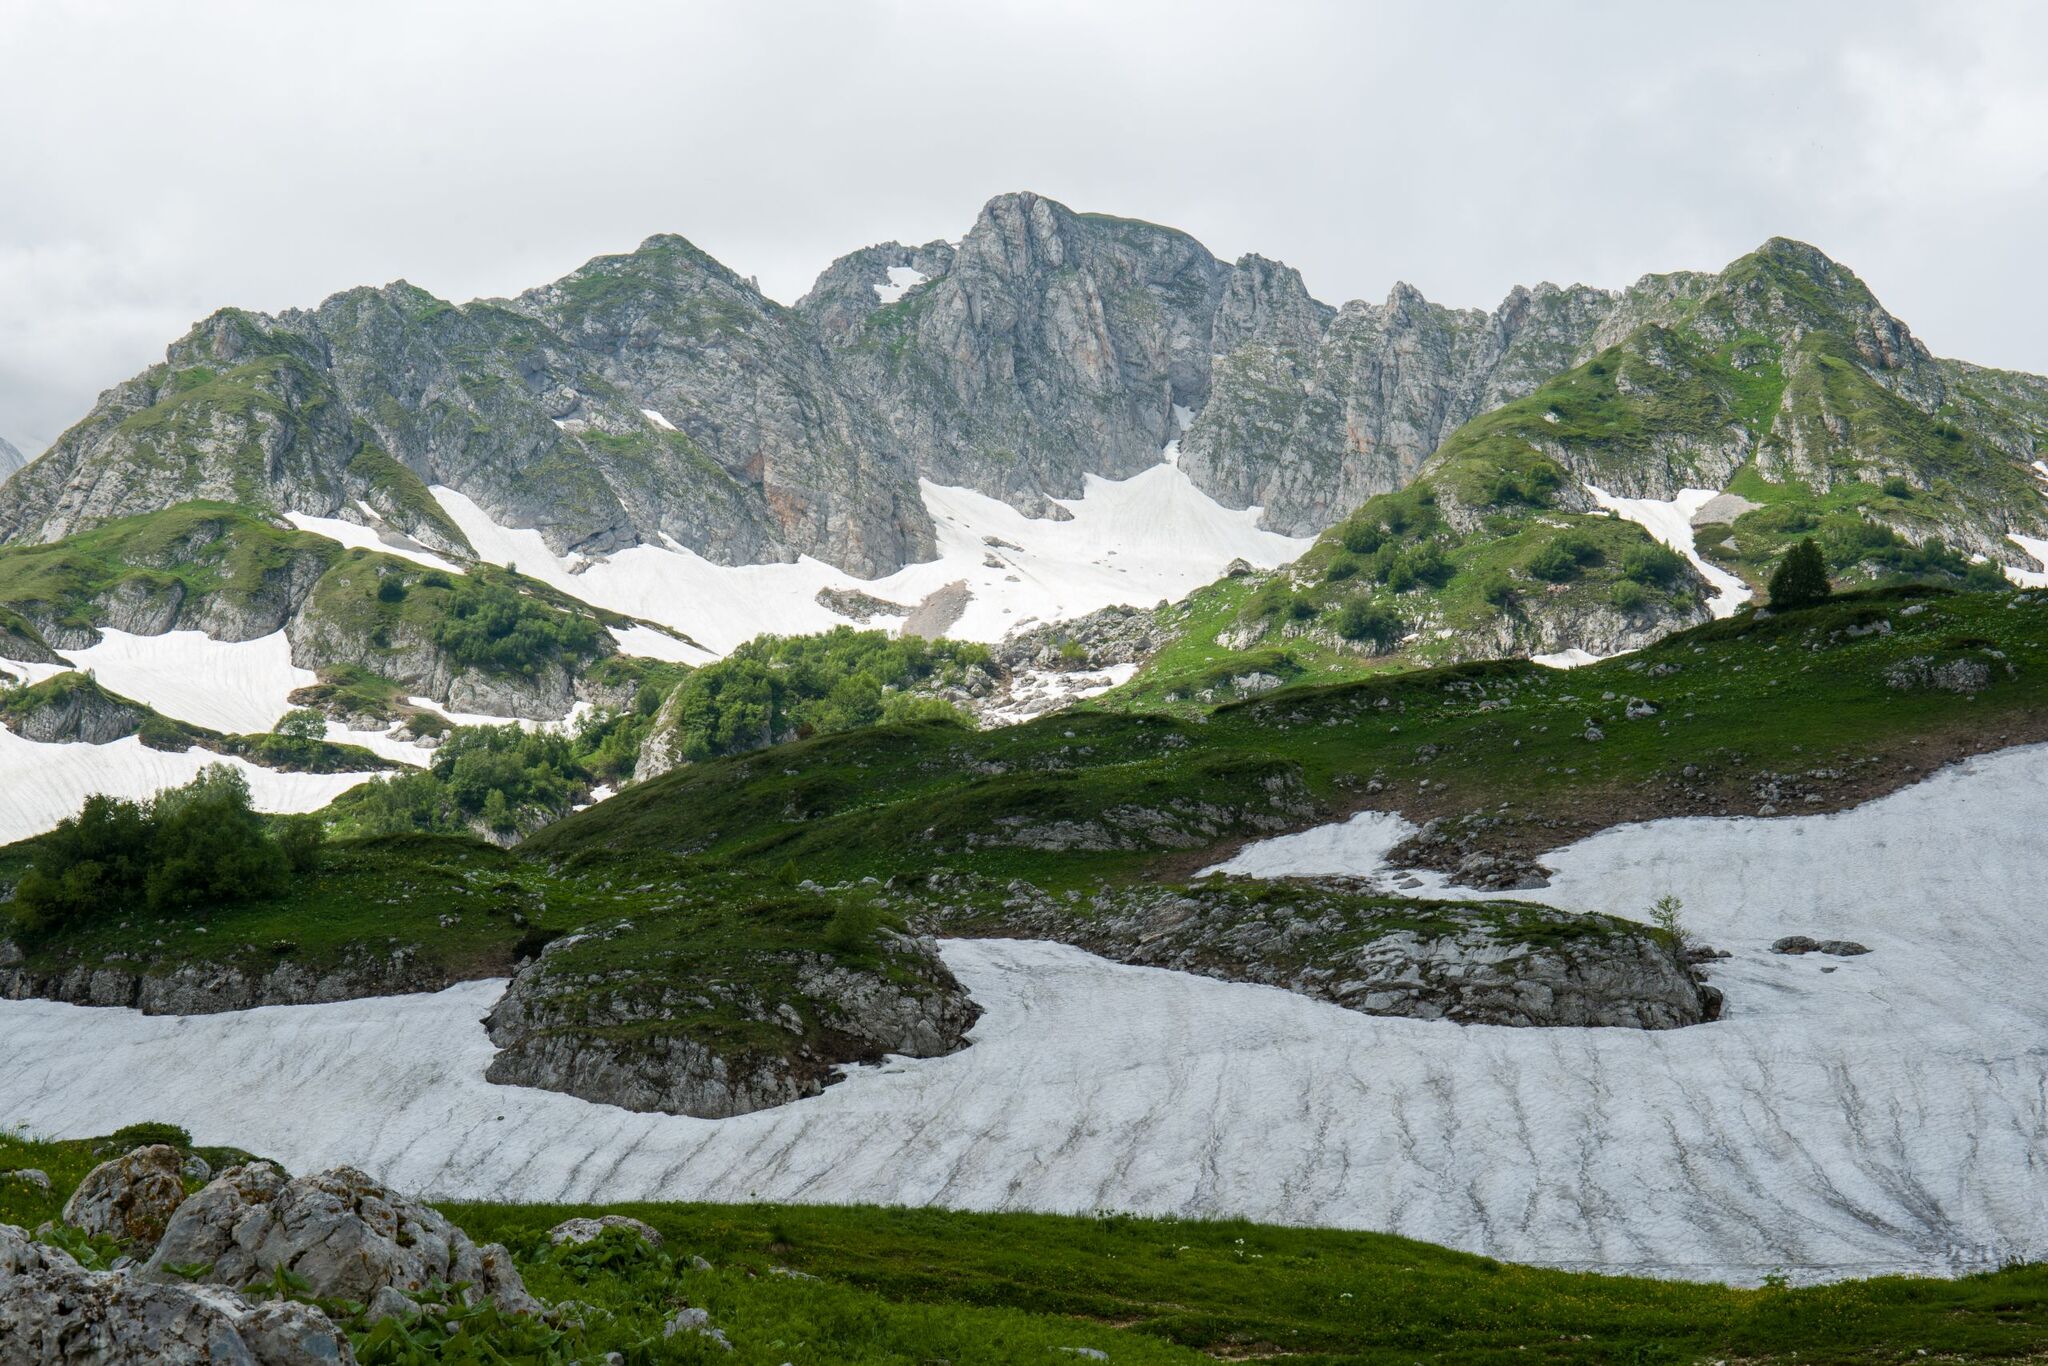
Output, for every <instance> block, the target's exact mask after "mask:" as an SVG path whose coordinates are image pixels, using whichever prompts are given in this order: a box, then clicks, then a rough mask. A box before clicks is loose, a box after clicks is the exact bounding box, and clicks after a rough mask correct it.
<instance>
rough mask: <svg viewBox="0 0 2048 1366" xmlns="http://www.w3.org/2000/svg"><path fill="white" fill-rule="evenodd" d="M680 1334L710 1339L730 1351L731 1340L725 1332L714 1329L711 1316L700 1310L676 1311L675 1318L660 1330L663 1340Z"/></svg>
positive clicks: (685, 1309) (720, 1329)
mask: <svg viewBox="0 0 2048 1366" xmlns="http://www.w3.org/2000/svg"><path fill="white" fill-rule="evenodd" d="M681 1333H694V1334H695V1335H697V1336H698V1337H702V1338H709V1339H711V1341H712V1342H714V1343H716V1344H717V1345H718V1346H720V1347H723V1348H724V1349H725V1350H726V1351H728V1352H730V1351H731V1350H732V1340H731V1339H730V1338H728V1337H726V1335H725V1330H724V1329H722V1328H718V1327H715V1326H714V1325H713V1324H712V1322H711V1315H710V1314H708V1313H706V1312H705V1311H704V1310H702V1309H694V1308H683V1309H678V1310H676V1313H675V1317H674V1318H672V1319H670V1320H669V1321H668V1326H667V1327H665V1328H663V1329H662V1330H661V1335H662V1336H663V1337H665V1338H672V1337H675V1336H677V1335H678V1334H681Z"/></svg>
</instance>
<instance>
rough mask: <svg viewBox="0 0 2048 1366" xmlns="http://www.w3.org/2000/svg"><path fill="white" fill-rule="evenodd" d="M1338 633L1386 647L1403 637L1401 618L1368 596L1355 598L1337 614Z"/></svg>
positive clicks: (1348, 637)
mask: <svg viewBox="0 0 2048 1366" xmlns="http://www.w3.org/2000/svg"><path fill="white" fill-rule="evenodd" d="M1337 634H1338V635H1340V636H1342V637H1344V639H1346V640H1367V641H1371V642H1372V643H1373V644H1375V645H1378V646H1381V647H1385V646H1387V645H1390V644H1392V643H1393V642H1394V641H1396V640H1399V639H1400V638H1401V618H1400V617H1398V616H1396V615H1395V614H1394V613H1393V612H1391V611H1389V610H1387V609H1386V608H1384V607H1381V606H1378V605H1377V604H1375V603H1373V602H1372V601H1370V600H1369V599H1366V598H1353V599H1352V600H1351V601H1349V602H1347V603H1345V604H1344V610H1343V611H1341V612H1339V613H1338V614H1337Z"/></svg>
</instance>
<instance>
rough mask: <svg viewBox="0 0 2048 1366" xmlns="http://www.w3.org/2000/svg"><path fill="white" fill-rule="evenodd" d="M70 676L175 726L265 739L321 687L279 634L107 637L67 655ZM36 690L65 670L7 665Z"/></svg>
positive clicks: (106, 631) (171, 633)
mask: <svg viewBox="0 0 2048 1366" xmlns="http://www.w3.org/2000/svg"><path fill="white" fill-rule="evenodd" d="M64 655H65V658H67V659H69V660H70V661H71V665H70V667H71V668H75V669H77V670H79V671H80V672H83V673H89V674H91V675H92V676H93V677H94V679H96V680H97V681H98V682H99V685H100V686H101V687H103V688H105V689H106V690H107V691H108V692H114V693H119V694H120V695H121V696H123V697H128V698H133V699H134V700H135V701H137V702H144V703H147V704H148V705H150V706H152V707H154V708H156V709H157V710H158V711H160V712H162V713H163V714H164V715H165V716H168V717H171V718H172V719H174V720H178V721H186V722H189V723H191V724H192V725H195V726H204V727H206V728H207V729H208V730H217V731H221V732H223V733H225V734H228V735H260V734H262V733H263V732H265V731H267V730H269V729H270V728H271V727H272V726H275V725H276V724H277V722H278V719H279V718H280V717H282V716H283V715H284V714H285V713H286V712H288V711H290V710H291V709H292V704H291V694H292V692H293V691H294V690H295V689H298V688H304V687H309V686H311V685H312V684H314V683H317V682H319V681H320V679H319V675H317V674H315V673H314V672H313V671H312V670H311V669H301V668H299V667H297V666H296V665H294V664H293V663H292V646H291V642H290V641H288V640H286V639H285V635H284V632H282V631H276V632H273V633H272V634H270V635H267V636H259V637H258V638H257V639H255V640H237V641H228V640H214V639H212V638H210V637H209V636H208V635H207V634H206V633H205V632H204V631H166V632H164V633H163V634H162V635H156V636H132V635H129V634H128V633H127V632H126V631H116V630H112V629H102V630H101V632H100V642H99V644H97V645H93V646H90V647H88V648H86V649H83V650H66V651H65V652H64ZM0 667H5V668H7V669H9V670H15V671H19V672H23V673H32V674H33V677H32V678H31V679H30V681H31V682H35V681H40V680H41V679H44V678H49V677H52V676H54V675H56V674H60V673H63V672H65V671H66V666H64V665H52V664H23V665H17V664H12V663H9V664H6V665H4V666H0Z"/></svg>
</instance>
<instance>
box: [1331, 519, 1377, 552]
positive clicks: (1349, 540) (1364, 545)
mask: <svg viewBox="0 0 2048 1366" xmlns="http://www.w3.org/2000/svg"><path fill="white" fill-rule="evenodd" d="M1338 539H1339V540H1341V541H1343V543H1344V548H1345V549H1346V550H1348V551H1350V552H1351V553H1352V554H1354V555H1370V554H1372V552H1373V551H1375V550H1378V549H1379V548H1380V542H1381V541H1383V540H1385V539H1386V538H1385V537H1384V536H1382V535H1380V529H1379V528H1378V527H1376V526H1374V525H1372V524H1371V523H1369V522H1346V523H1345V524H1344V530H1343V531H1342V532H1340V533H1339V536H1338Z"/></svg>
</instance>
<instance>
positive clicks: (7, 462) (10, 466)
mask: <svg viewBox="0 0 2048 1366" xmlns="http://www.w3.org/2000/svg"><path fill="white" fill-rule="evenodd" d="M27 463H28V457H27V456H25V455H23V454H22V453H21V452H20V451H19V450H17V449H15V447H14V445H13V443H11V442H10V441H8V440H7V438H6V437H0V484H4V483H6V482H7V477H8V476H9V475H11V474H13V473H14V472H15V471H16V470H18V469H20V468H21V467H22V466H23V465H26V464H27Z"/></svg>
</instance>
